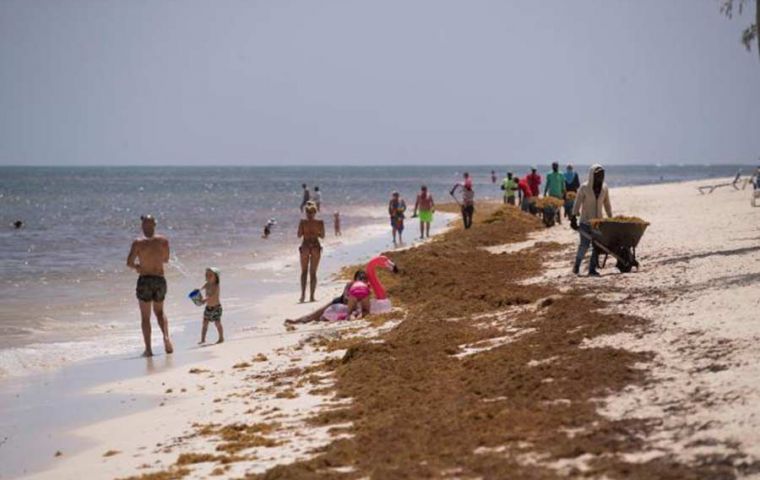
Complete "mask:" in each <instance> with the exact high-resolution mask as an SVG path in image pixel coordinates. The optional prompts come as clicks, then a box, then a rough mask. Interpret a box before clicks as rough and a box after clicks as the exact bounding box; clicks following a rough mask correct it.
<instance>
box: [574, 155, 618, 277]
mask: <svg viewBox="0 0 760 480" xmlns="http://www.w3.org/2000/svg"><path fill="white" fill-rule="evenodd" d="M602 210H604V212H605V213H606V214H607V216H608V217H611V216H612V206H611V205H610V194H609V190H608V189H607V184H605V183H604V167H602V166H601V165H599V164H594V165H592V166H591V168H590V169H589V171H588V181H587V182H586V183H584V184H583V185H581V188H579V189H578V194H577V195H576V197H575V204H574V205H573V213H572V215H571V216H570V227H572V229H573V230H577V231H578V233H580V236H581V238H580V244H579V245H578V253H577V254H576V255H575V265H574V266H573V273H574V274H576V275H578V274H580V271H581V262H582V261H583V257H585V256H586V252H587V251H588V248H589V247H590V246H592V243H594V242H592V231H591V219H594V218H602ZM578 215H580V216H581V223H580V225H578ZM598 265H599V249H598V248H597V246H596V244H594V245H593V248H592V250H591V261H590V262H589V265H588V274H589V276H590V277H598V276H599V272H597V270H596V269H597V266H598Z"/></svg>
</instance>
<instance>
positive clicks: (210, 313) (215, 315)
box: [203, 305, 222, 322]
mask: <svg viewBox="0 0 760 480" xmlns="http://www.w3.org/2000/svg"><path fill="white" fill-rule="evenodd" d="M203 320H205V321H207V322H221V321H222V306H221V305H216V306H214V307H209V306H206V310H204V311H203Z"/></svg>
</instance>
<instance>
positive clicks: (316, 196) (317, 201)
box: [311, 187, 322, 212]
mask: <svg viewBox="0 0 760 480" xmlns="http://www.w3.org/2000/svg"><path fill="white" fill-rule="evenodd" d="M311 199H312V200H313V201H314V203H315V204H317V212H321V211H322V192H320V191H319V187H314V195H313V196H312V198H311Z"/></svg>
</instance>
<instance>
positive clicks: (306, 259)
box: [298, 202, 325, 303]
mask: <svg viewBox="0 0 760 480" xmlns="http://www.w3.org/2000/svg"><path fill="white" fill-rule="evenodd" d="M305 211H306V218H305V219H302V220H301V223H299V224H298V238H302V239H303V240H302V241H301V246H300V247H298V251H299V252H301V303H303V302H304V300H305V298H306V274H307V272H308V274H309V278H310V284H309V287H310V288H309V292H310V296H309V301H310V302H313V301H315V300H314V291H315V290H316V289H317V268H318V267H319V260H320V258H321V257H322V245H320V243H319V239H320V238H325V224H324V222H323V221H322V220H317V219H316V218H315V217H316V215H317V205H316V204H315V203H314V202H308V203H307V204H306V208H305Z"/></svg>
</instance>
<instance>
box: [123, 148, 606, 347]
mask: <svg viewBox="0 0 760 480" xmlns="http://www.w3.org/2000/svg"><path fill="white" fill-rule="evenodd" d="M495 175H496V173H495V171H492V172H491V182H492V183H494V184H495V183H496V179H495ZM604 176H605V171H604V168H603V167H602V166H601V165H598V164H596V165H592V166H591V168H590V169H589V174H588V180H587V182H585V183H584V184H583V185H581V184H580V180H579V178H578V174H577V173H576V172H575V171H574V170H573V166H572V165H567V167H566V169H565V172H564V173H560V172H559V165H558V163H557V162H555V163H553V164H552V169H551V171H550V172H548V174H547V175H546V183H545V185H544V190H543V195H544V196H548V197H554V198H557V199H562V200H566V199H567V198H568V194H569V193H571V192H572V193H574V194H575V199H574V201H573V202H572V206H571V208H569V209H568V210H566V215H567V216H568V217H569V218H570V225H571V227H572V228H573V229H575V230H577V231H578V232H579V234H580V244H579V246H578V251H577V254H576V258H575V263H574V265H573V272H574V273H575V274H578V273H579V272H580V266H581V262H582V261H583V258H584V257H585V255H586V253H587V251H588V249H589V248H590V247H592V246H593V245H592V244H593V242H592V240H591V225H590V221H591V219H593V218H599V217H601V216H602V214H603V213H606V214H607V216H612V208H611V204H610V198H609V191H608V188H607V185H606V184H605V182H604ZM541 184H542V178H541V175H540V174H539V173H538V172H537V169H536V168H531V171H530V173H528V174H526V175H525V176H524V177H523V178H518V177H517V176H515V175H514V174H513V173H512V172H511V171H510V172H507V175H506V177H505V178H504V179H503V181H502V183H501V186H500V188H501V190H503V197H504V203H505V204H508V205H515V206H516V205H517V203H518V201H519V205H520V208H521V209H522V210H523V211H526V212H530V211H531V205H532V203H533V201H534V199H535V198H537V197H539V195H540V193H541V190H540V187H541ZM458 192H460V196H459V197H457V193H458ZM450 193H451V195H452V197H454V199H455V200H456V202H457V203H458V204H459V206H460V208H461V213H462V220H463V224H464V228H465V229H470V228H472V225H473V220H472V219H473V214H474V212H475V191H474V188H473V181H472V178H471V176H470V174H469V173H468V172H464V173H463V175H462V180H461V181H460V182H457V183H456V184H455V185H454V186H453V187H452V188H451V190H450ZM565 205H566V206H567V205H568V203H567V202H566V203H565ZM320 208H321V195H320V194H319V187H315V188H314V194H312V193H311V192H310V191H309V189H308V187H307V185H306V184H303V199H302V203H301V205H300V210H301V211H302V212H303V215H304V217H303V218H302V219H301V220H300V222H299V224H298V231H297V237H298V238H299V239H300V240H301V244H300V246H299V248H298V250H299V256H300V266H301V275H300V284H301V296H300V302H305V301H306V288H307V285H308V287H309V302H314V301H316V298H315V291H316V287H317V270H318V268H319V263H320V260H321V256H322V244H321V240H322V239H324V238H325V225H324V222H323V221H322V220H321V219H319V218H317V215H318V213H319V211H320ZM406 210H407V206H406V202H405V201H404V199H403V198H402V197H401V195H400V194H399V192H397V191H394V192H393V193H392V194H391V198H390V200H389V202H388V215H389V217H390V224H391V229H392V233H393V242H394V244H397V243H401V242H402V241H403V240H402V234H403V231H404V219H405V216H406ZM434 212H435V202H434V200H433V196H432V194H431V193H430V191H429V190H428V188H427V186H426V185H422V186H421V187H420V190H419V192H418V193H417V196H416V200H415V203H414V211H413V215H412V217H413V218H419V222H420V238H421V239H425V238H428V237H429V236H430V224H431V223H432V221H433V214H434ZM339 218H340V217H339V214H338V213H337V212H336V213H335V215H334V219H335V234H336V235H339V234H340V223H339V221H340V220H339ZM579 218H580V223H579V222H578V219H579ZM275 224H276V222H275V220H274V219H270V220H269V221H268V222H267V224H266V226H265V231H264V238H266V237H268V236H269V234H270V233H271V228H272V227H273V226H274V225H275ZM141 227H142V231H143V237H141V238H138V239H136V240H134V241H133V242H132V246H131V248H130V251H129V255H128V256H127V266H128V267H129V268H131V269H133V270H135V272H137V274H138V279H137V286H136V296H137V299H138V302H139V307H140V316H141V325H142V333H143V339H144V342H145V351H144V353H143V355H145V356H151V355H153V351H152V348H151V324H150V319H151V313H152V314H154V315H155V317H156V319H157V322H158V325H159V328H160V329H161V333H162V337H163V342H164V348H165V351H166V353H172V352H173V350H174V347H173V345H172V342H171V339H170V337H169V326H168V319H167V316H166V313H165V311H164V305H163V304H164V300H165V297H166V292H167V284H166V279H165V276H164V264H165V263H167V262H168V261H169V256H170V249H169V240H168V239H167V238H166V237H164V236H162V235H158V234H156V219H155V218H154V217H153V216H151V215H144V216H142V217H141ZM598 257H599V252H598V251H597V249H596V247H593V250H592V254H591V259H590V262H589V271H588V273H589V275H590V276H598V275H599V274H598V272H597V270H596V268H597V263H598ZM219 277H220V271H219V270H218V269H217V268H214V267H208V268H207V270H206V275H205V278H206V282H205V284H204V285H203V287H202V290H203V292H204V293H205V295H203V294H202V295H200V297H199V300H198V301H199V302H200V304H203V305H205V309H204V314H203V326H202V330H201V342H200V343H205V341H206V332H207V329H208V326H209V324H210V323H213V324H214V325H215V327H216V329H217V332H218V343H221V342H223V341H224V331H223V328H222V324H221V318H222V304H221V301H220V279H219ZM363 285H366V273H364V272H363V271H357V272H356V275H355V277H354V279H353V280H352V281H351V282H349V283H348V284H347V285H346V288H345V289H344V292H343V294H342V295H341V296H340V297H339V298H336V299H335V300H333V302H331V304H334V303H335V302H341V303H344V304H353V305H350V307H353V308H354V309H357V308H358V309H359V310H360V311H361V312H368V302H369V295H368V292H369V291H368V290H366V289H364V288H363ZM365 290H366V292H365ZM365 293H366V295H365ZM329 305H330V304H328V305H327V306H325V308H323V309H320V310H317V311H316V312H314V313H312V314H310V315H307V316H306V317H303V318H302V319H300V320H299V321H311V320H313V319H314V318H317V319H318V318H320V317H321V315H322V312H323V311H324V310H325V309H326V308H328V307H329ZM351 311H353V310H351Z"/></svg>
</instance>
